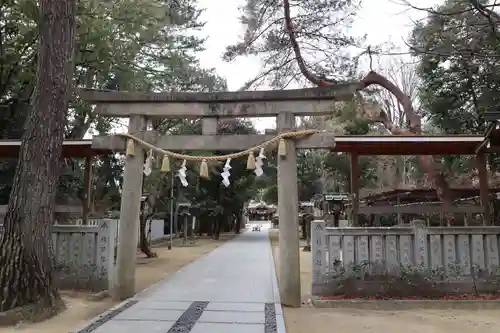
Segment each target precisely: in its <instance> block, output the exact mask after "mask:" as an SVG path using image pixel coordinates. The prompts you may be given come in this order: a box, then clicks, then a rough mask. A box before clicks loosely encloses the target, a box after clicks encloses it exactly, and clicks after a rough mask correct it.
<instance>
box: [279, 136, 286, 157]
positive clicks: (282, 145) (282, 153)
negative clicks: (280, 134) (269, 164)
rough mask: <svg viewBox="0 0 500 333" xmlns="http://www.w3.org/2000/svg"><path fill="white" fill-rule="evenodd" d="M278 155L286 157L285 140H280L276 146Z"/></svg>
mask: <svg viewBox="0 0 500 333" xmlns="http://www.w3.org/2000/svg"><path fill="white" fill-rule="evenodd" d="M278 155H279V156H286V142H285V139H280V143H279V144H278Z"/></svg>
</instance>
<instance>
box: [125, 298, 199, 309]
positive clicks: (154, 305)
mask: <svg viewBox="0 0 500 333" xmlns="http://www.w3.org/2000/svg"><path fill="white" fill-rule="evenodd" d="M191 303H192V302H168V301H164V302H159V301H148V300H142V301H140V302H139V303H137V304H136V305H135V306H134V309H135V310H137V309H153V310H182V311H185V310H187V308H189V306H190V305H191Z"/></svg>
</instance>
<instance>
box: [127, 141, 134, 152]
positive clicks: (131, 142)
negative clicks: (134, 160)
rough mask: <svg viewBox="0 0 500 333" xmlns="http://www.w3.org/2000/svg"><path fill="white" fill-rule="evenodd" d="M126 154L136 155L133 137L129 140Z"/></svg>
mask: <svg viewBox="0 0 500 333" xmlns="http://www.w3.org/2000/svg"><path fill="white" fill-rule="evenodd" d="M126 154H127V156H135V143H134V140H132V139H128V140H127V150H126Z"/></svg>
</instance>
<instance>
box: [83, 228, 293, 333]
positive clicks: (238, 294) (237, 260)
mask: <svg viewBox="0 0 500 333" xmlns="http://www.w3.org/2000/svg"><path fill="white" fill-rule="evenodd" d="M133 300H134V301H137V303H136V304H135V305H132V306H131V307H129V308H127V309H125V310H123V311H121V312H120V311H118V312H116V315H111V316H110V317H113V316H114V317H113V318H111V319H110V320H109V321H107V322H105V323H104V324H102V325H101V326H99V327H98V328H97V329H92V330H85V329H84V330H80V331H77V332H78V333H90V332H93V333H128V332H134V333H135V332H137V331H139V332H140V331H141V330H142V331H144V332H145V333H160V332H161V333H180V332H182V333H191V332H192V333H212V332H214V333H226V332H228V333H229V332H230V333H285V326H284V321H283V310H282V307H281V304H280V300H279V291H278V286H277V280H276V275H275V269H274V262H273V258H272V250H271V245H270V242H269V236H268V230H267V229H261V231H260V232H252V231H247V232H245V233H243V234H242V235H239V236H237V237H235V238H233V239H232V240H230V241H228V242H226V243H225V244H224V245H222V246H220V247H219V248H217V249H215V250H214V251H212V252H210V253H208V254H207V255H205V256H204V257H202V258H200V259H198V260H196V261H195V262H193V263H191V264H189V265H187V266H185V267H184V268H183V269H181V270H179V271H178V272H177V273H175V274H173V275H171V276H170V277H169V278H168V280H164V281H161V282H159V283H157V284H156V285H154V286H153V287H151V288H149V289H148V290H146V291H144V292H142V293H140V294H138V295H136V296H135V297H134V298H133ZM101 317H102V316H101Z"/></svg>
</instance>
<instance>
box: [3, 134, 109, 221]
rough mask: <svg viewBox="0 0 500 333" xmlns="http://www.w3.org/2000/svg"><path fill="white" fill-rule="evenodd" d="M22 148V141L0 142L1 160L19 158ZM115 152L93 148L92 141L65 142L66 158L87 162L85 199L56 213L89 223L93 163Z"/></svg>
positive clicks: (56, 210)
mask: <svg viewBox="0 0 500 333" xmlns="http://www.w3.org/2000/svg"><path fill="white" fill-rule="evenodd" d="M20 147H21V141H20V140H0V159H2V158H17V156H18V155H19V149H20ZM112 153H113V152H112V151H111V150H109V149H95V148H92V140H65V141H64V142H63V152H62V155H63V157H64V158H82V159H84V160H85V167H84V180H83V182H84V197H83V202H82V205H56V207H55V213H67V214H74V215H77V216H79V217H80V218H81V220H82V224H87V223H88V217H89V212H90V207H91V190H92V186H91V179H92V162H93V159H94V157H96V156H103V155H110V154H112ZM6 209H7V206H0V216H3V215H4V214H5V212H6Z"/></svg>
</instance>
